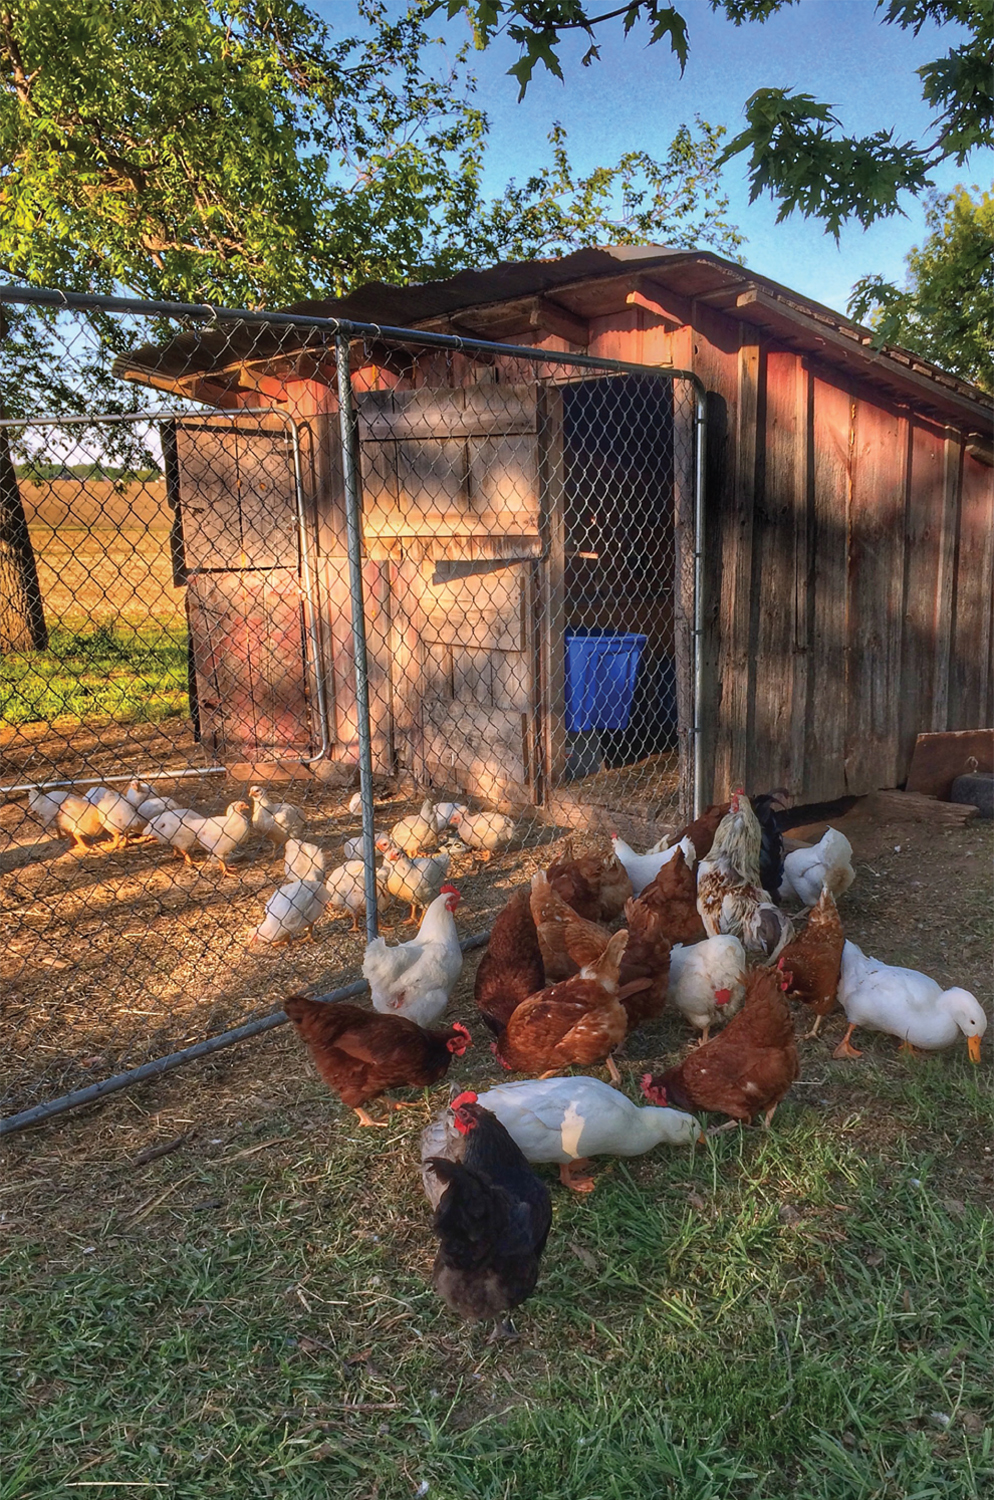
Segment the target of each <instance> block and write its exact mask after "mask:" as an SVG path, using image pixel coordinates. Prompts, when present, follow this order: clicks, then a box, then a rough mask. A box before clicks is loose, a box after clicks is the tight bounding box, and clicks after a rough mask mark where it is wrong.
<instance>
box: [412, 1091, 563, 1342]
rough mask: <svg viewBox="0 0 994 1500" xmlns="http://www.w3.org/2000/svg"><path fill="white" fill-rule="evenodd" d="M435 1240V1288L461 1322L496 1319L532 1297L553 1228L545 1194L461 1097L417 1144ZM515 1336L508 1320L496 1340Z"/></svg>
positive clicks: (499, 1132) (470, 1101)
mask: <svg viewBox="0 0 994 1500" xmlns="http://www.w3.org/2000/svg"><path fill="white" fill-rule="evenodd" d="M421 1157H422V1176H423V1179H424V1184H425V1191H426V1192H427V1194H428V1197H429V1199H430V1201H431V1202H432V1204H433V1205H434V1207H435V1218H434V1222H433V1228H434V1231H435V1233H436V1235H437V1236H438V1239H439V1247H438V1254H437V1255H436V1257H435V1265H434V1268H433V1270H432V1277H431V1279H432V1285H433V1286H434V1288H435V1290H436V1291H437V1292H438V1294H439V1296H440V1297H442V1298H443V1299H444V1300H445V1301H446V1302H447V1303H448V1305H449V1307H451V1308H452V1311H453V1312H456V1313H458V1314H459V1315H460V1317H463V1318H467V1319H470V1320H472V1321H476V1320H479V1319H482V1318H499V1317H502V1316H503V1315H504V1314H505V1313H509V1312H510V1311H511V1310H512V1308H515V1307H518V1306H519V1305H520V1303H522V1302H524V1300H525V1298H526V1297H530V1296H531V1294H532V1292H533V1291H534V1290H535V1285H536V1283H537V1281H538V1265H539V1258H540V1256H541V1254H542V1251H543V1250H544V1249H545V1242H546V1240H547V1239H548V1237H549V1229H550V1227H551V1224H552V1200H551V1198H550V1197H549V1189H548V1188H547V1187H546V1185H545V1183H544V1182H542V1181H541V1179H540V1178H539V1177H537V1176H536V1175H535V1173H534V1172H533V1171H532V1169H531V1167H530V1166H529V1165H528V1163H527V1161H526V1160H525V1158H524V1157H523V1156H522V1154H521V1152H520V1151H519V1150H518V1147H517V1146H516V1145H515V1144H514V1141H513V1140H512V1139H511V1137H510V1136H509V1135H508V1133H507V1131H506V1130H505V1129H504V1127H503V1125H502V1124H501V1123H500V1121H499V1120H498V1119H497V1117H496V1116H495V1115H493V1114H491V1113H490V1111H489V1110H487V1109H483V1108H482V1107H481V1106H480V1105H479V1104H477V1102H476V1095H475V1094H474V1093H464V1094H460V1095H459V1097H458V1098H457V1099H454V1100H453V1102H452V1104H451V1105H450V1107H449V1111H447V1112H446V1114H445V1115H444V1116H443V1117H442V1118H441V1119H440V1120H436V1121H433V1122H432V1124H431V1125H429V1126H428V1128H427V1129H426V1130H425V1131H424V1133H423V1135H422V1137H421ZM501 1333H504V1334H506V1335H511V1336H513V1334H514V1328H513V1325H512V1324H511V1322H510V1319H507V1320H506V1321H505V1322H504V1324H503V1326H502V1327H501V1328H498V1329H497V1330H496V1331H495V1333H494V1335H493V1337H495V1338H496V1337H498V1336H499V1335H500V1334H501Z"/></svg>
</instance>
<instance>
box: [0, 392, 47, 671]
mask: <svg viewBox="0 0 994 1500" xmlns="http://www.w3.org/2000/svg"><path fill="white" fill-rule="evenodd" d="M2 411H3V408H2V407H0V414H2ZM47 648H48V628H47V626H46V624H45V609H44V605H43V603H42V597H41V588H40V586H39V583H38V569H37V567H36V565H35V555H34V549H33V548H32V546H31V535H30V533H29V531H28V522H27V517H26V516H25V514H24V505H23V503H22V501H21V492H20V489H19V487H18V483H17V471H16V469H15V468H14V460H13V458H12V457H11V453H10V443H9V442H8V439H7V429H6V427H0V655H4V656H6V655H7V654H8V653H10V652H12V651H45V650H47Z"/></svg>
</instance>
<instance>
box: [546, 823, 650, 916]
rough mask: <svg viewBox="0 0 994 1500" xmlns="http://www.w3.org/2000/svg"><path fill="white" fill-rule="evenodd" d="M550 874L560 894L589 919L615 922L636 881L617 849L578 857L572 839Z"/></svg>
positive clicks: (548, 873)
mask: <svg viewBox="0 0 994 1500" xmlns="http://www.w3.org/2000/svg"><path fill="white" fill-rule="evenodd" d="M546 873H547V875H548V877H549V884H550V885H551V886H552V889H553V890H554V891H555V892H556V895H557V896H561V897H562V899H563V900H564V901H565V902H566V904H567V906H571V907H572V908H573V910H574V911H575V912H576V914H577V916H578V917H583V918H585V920H586V921H588V922H613V921H614V919H615V917H620V916H621V913H622V912H623V911H624V909H625V902H626V901H627V900H628V898H629V896H630V895H631V894H632V883H631V881H630V880H629V878H628V875H627V874H626V872H625V869H624V866H623V865H622V864H621V862H620V860H618V859H616V858H615V855H614V853H613V852H612V853H610V854H606V855H602V854H583V855H581V856H580V858H579V859H574V858H573V848H572V844H571V843H570V841H569V840H567V842H566V848H565V852H564V856H563V858H562V859H561V860H557V861H556V862H555V863H553V864H551V865H550V866H549V868H548V870H547V871H546Z"/></svg>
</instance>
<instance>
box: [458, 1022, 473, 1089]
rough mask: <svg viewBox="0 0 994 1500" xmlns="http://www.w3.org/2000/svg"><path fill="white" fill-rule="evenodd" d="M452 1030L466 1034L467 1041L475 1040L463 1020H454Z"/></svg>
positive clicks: (462, 1034)
mask: <svg viewBox="0 0 994 1500" xmlns="http://www.w3.org/2000/svg"><path fill="white" fill-rule="evenodd" d="M452 1030H453V1031H457V1032H458V1033H459V1035H460V1036H464V1037H465V1038H466V1040H467V1041H470V1042H471V1041H472V1040H473V1038H472V1035H471V1033H470V1030H469V1027H468V1026H464V1025H463V1023H462V1022H461V1021H453V1023H452ZM466 1097H467V1096H466V1095H465V1094H460V1095H459V1098H460V1099H465V1098H466ZM473 1098H474V1099H475V1098H476V1095H475V1094H474V1095H473Z"/></svg>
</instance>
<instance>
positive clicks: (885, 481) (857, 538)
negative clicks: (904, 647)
mask: <svg viewBox="0 0 994 1500" xmlns="http://www.w3.org/2000/svg"><path fill="white" fill-rule="evenodd" d="M855 433H856V437H855V445H854V451H853V473H852V492H851V500H850V507H849V578H848V610H847V614H848V631H849V638H848V643H847V644H848V652H849V654H848V674H847V692H846V742H845V766H846V783H847V788H848V790H849V791H850V792H856V793H859V792H869V791H873V790H875V789H876V788H877V787H882V786H894V785H895V784H896V782H897V767H898V699H899V695H900V686H901V603H902V599H901V594H902V586H903V579H904V487H905V485H904V482H905V466H906V453H907V428H906V419H905V418H903V417H899V416H898V415H897V414H896V413H895V412H892V411H890V410H888V409H887V408H886V407H882V406H877V405H874V404H872V403H871V402H869V401H867V400H863V399H860V400H858V401H857V403H856V427H855Z"/></svg>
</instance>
